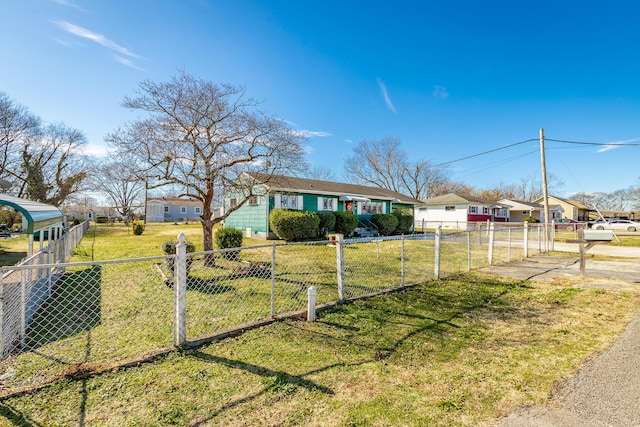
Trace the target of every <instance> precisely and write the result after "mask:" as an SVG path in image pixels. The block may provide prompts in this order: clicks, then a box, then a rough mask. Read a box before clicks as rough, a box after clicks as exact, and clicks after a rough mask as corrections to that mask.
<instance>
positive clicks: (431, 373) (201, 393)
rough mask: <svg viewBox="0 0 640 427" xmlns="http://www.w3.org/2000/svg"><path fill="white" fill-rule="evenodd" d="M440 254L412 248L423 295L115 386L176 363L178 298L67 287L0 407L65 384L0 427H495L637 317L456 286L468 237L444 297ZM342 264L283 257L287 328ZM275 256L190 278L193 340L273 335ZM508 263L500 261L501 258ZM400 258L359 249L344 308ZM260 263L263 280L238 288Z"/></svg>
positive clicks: (614, 302)
mask: <svg viewBox="0 0 640 427" xmlns="http://www.w3.org/2000/svg"><path fill="white" fill-rule="evenodd" d="M180 232H183V233H185V235H186V236H187V239H189V240H191V241H192V242H194V243H195V244H196V251H200V250H202V241H201V228H200V226H199V224H189V225H186V224H180V225H173V224H150V225H148V227H147V229H146V230H145V232H144V233H143V234H142V235H141V236H135V235H133V234H132V233H131V231H130V230H129V229H127V228H125V227H124V226H119V225H114V226H103V225H101V226H98V227H91V229H90V230H89V233H88V234H87V236H85V238H84V239H83V241H82V243H81V245H80V246H79V247H78V248H77V249H76V252H75V257H74V260H77V261H86V260H91V259H92V258H93V259H95V260H105V259H120V258H123V257H136V258H139V257H148V256H156V255H161V254H162V252H161V250H160V245H161V243H162V242H163V241H165V240H169V239H175V238H176V236H177V235H178V233H180ZM244 243H245V244H246V245H255V244H264V243H265V242H264V241H260V240H251V239H245V242H244ZM433 246H434V242H433V241H428V240H427V241H424V240H423V241H411V240H407V241H406V242H405V259H406V260H405V283H420V284H419V285H417V286H415V287H413V288H409V289H406V290H404V291H402V292H396V293H392V294H386V295H382V296H378V297H374V298H370V299H367V300H358V301H357V302H354V303H352V304H347V305H343V306H339V307H335V308H332V309H330V310H327V311H324V312H321V313H320V315H319V321H318V322H314V323H307V322H301V321H294V320H287V321H283V322H279V323H276V324H271V325H268V326H265V327H261V328H259V329H253V330H249V331H247V332H245V333H244V334H242V335H239V336H236V337H233V338H228V339H225V340H222V341H220V342H217V343H215V344H212V345H207V346H202V347H199V348H196V349H193V350H189V351H169V353H168V354H165V355H164V356H162V357H158V358H151V360H152V362H149V363H138V364H135V363H134V364H133V365H131V364H127V365H126V366H127V367H122V368H114V369H108V370H106V371H104V370H103V369H102V368H104V367H110V366H112V363H113V362H116V364H117V363H119V362H125V361H130V360H142V359H144V358H145V357H146V356H147V355H149V354H153V353H154V351H156V350H158V349H161V348H163V347H170V345H171V343H172V338H173V336H172V322H173V314H172V304H173V290H172V289H170V288H168V287H167V286H166V285H165V283H164V282H163V281H162V278H161V277H160V276H159V275H158V274H157V267H155V266H154V263H155V262H154V261H139V262H136V263H127V264H119V263H116V264H112V263H109V264H102V265H100V266H98V267H92V266H88V267H85V266H82V267H80V266H79V267H75V268H73V269H68V271H66V272H65V274H64V276H63V277H62V278H61V279H60V282H59V283H60V285H59V286H58V287H57V288H56V289H54V293H53V295H52V298H53V301H54V302H55V301H59V302H62V304H60V305H58V304H48V305H47V306H43V307H42V308H41V309H40V312H39V313H37V314H36V318H37V321H36V322H34V324H33V325H32V327H31V328H32V331H31V332H32V333H31V335H30V336H31V339H32V341H30V344H31V345H32V346H33V348H34V351H31V352H26V353H23V354H21V355H19V356H14V357H12V358H10V359H8V360H5V361H3V362H2V363H1V364H0V373H2V374H6V377H5V378H4V379H3V380H2V389H0V390H3V391H4V392H5V393H7V392H9V391H11V390H12V388H13V389H14V390H15V389H16V388H17V387H24V386H27V387H28V386H29V385H37V384H40V383H43V382H46V381H50V380H52V379H54V378H56V377H64V376H68V375H69V374H70V375H71V376H70V377H68V378H66V379H61V380H57V381H54V382H53V384H52V385H50V386H48V387H44V388H43V389H41V390H39V391H34V392H31V393H27V394H23V395H17V396H14V397H9V398H5V399H3V400H0V415H2V417H4V419H3V418H2V417H0V426H2V425H12V424H13V425H15V424H18V425H75V424H78V425H97V426H100V425H105V426H110V425H122V426H127V425H130V426H135V425H145V426H147V425H156V426H164V425H167V426H168V425H202V426H206V425H231V426H233V425H265V424H268V425H284V426H286V425H291V426H293V425H329V426H348V425H358V426H360V425H363V426H366V425H391V426H394V425H403V426H404V425H416V426H422V425H490V424H491V423H492V422H493V420H495V418H496V417H498V416H500V415H504V414H506V413H508V412H509V411H511V410H512V409H513V408H515V407H517V406H520V405H526V404H533V403H538V402H542V401H544V400H545V399H546V398H547V397H548V395H549V392H550V390H551V388H552V387H553V384H554V383H555V382H556V381H558V380H561V379H562V378H565V377H566V376H568V375H570V374H571V373H572V372H574V371H575V370H576V369H577V368H578V367H579V366H580V363H581V362H582V361H584V360H585V359H586V358H588V357H589V356H590V355H592V354H594V352H598V351H601V350H602V349H604V348H606V347H607V346H608V345H610V343H611V342H612V341H613V340H614V339H615V337H616V336H617V335H618V334H619V333H620V332H621V331H622V330H623V328H624V327H625V325H626V324H627V323H628V322H629V320H630V319H631V316H632V315H633V313H635V312H636V311H637V310H638V308H640V298H639V297H638V295H637V294H631V293H624V292H605V291H601V290H586V289H584V290H583V289H575V288H573V287H572V286H571V284H569V283H567V284H561V283H554V284H538V283H522V282H514V281H508V280H502V279H495V278H491V277H482V276H477V275H473V274H467V275H456V274H455V273H456V272H458V271H464V270H466V268H467V258H466V255H467V254H466V237H465V238H464V239H461V240H459V241H456V239H454V238H449V239H443V242H442V255H441V267H442V272H443V274H444V276H447V277H448V278H447V279H445V280H442V281H433V280H432V279H433V259H434V250H433V249H434V248H433ZM335 250H336V249H335V247H331V246H326V245H320V244H314V245H291V246H278V247H277V248H276V255H277V263H276V280H275V282H274V285H275V289H276V294H275V295H276V298H275V301H274V303H275V307H276V310H277V313H284V312H288V311H295V310H302V309H304V307H305V304H306V288H307V287H308V286H310V285H313V286H316V287H317V288H318V298H319V302H320V303H322V302H329V301H334V300H335V299H336V298H337V290H336V283H337V282H336V277H335V263H336V260H335ZM486 251H487V246H486V240H485V241H484V243H483V244H478V242H477V240H476V239H475V238H474V239H472V246H471V253H472V267H474V268H475V267H478V266H479V265H486V262H487V260H486V258H487V253H486ZM271 256H272V248H271V247H263V248H253V249H249V250H246V251H242V252H241V253H240V259H241V260H242V261H244V262H236V261H229V260H226V259H224V258H223V257H218V258H217V259H216V266H215V267H209V266H205V265H204V263H203V262H202V261H201V260H196V261H194V262H193V263H192V264H191V269H190V274H189V282H188V284H187V332H188V338H189V339H194V338H197V337H199V336H200V335H206V334H211V333H212V332H214V331H218V330H224V328H228V327H229V326H230V325H237V324H238V323H241V322H244V321H248V320H255V319H256V318H259V317H261V316H263V317H268V313H269V309H270V297H269V295H270V291H271V285H272V283H271V278H270V268H271ZM505 256H506V253H505V252H504V248H498V247H496V250H495V252H494V258H495V259H500V260H502V259H504V258H505ZM517 256H519V255H518V254H511V257H512V259H514V258H516V257H517ZM400 258H401V252H400V244H399V242H398V241H387V242H381V243H379V244H376V243H360V244H350V245H347V247H346V248H345V269H346V272H345V276H346V280H347V283H348V285H349V286H348V287H347V289H345V291H346V294H347V296H358V295H366V294H369V293H372V292H379V291H382V290H385V289H389V288H393V287H396V286H399V285H400V284H401V282H400V280H401V279H400V273H401V270H400ZM249 263H252V264H254V265H258V266H260V269H259V270H258V274H256V273H255V272H253V273H251V274H236V273H234V271H236V272H237V267H238V266H247V265H249ZM263 268H266V269H267V270H264V269H263ZM265 272H266V273H268V275H266V274H263V273H265ZM265 313H266V314H265ZM54 332H57V333H56V334H55V336H54V334H53V333H54ZM60 333H62V334H60ZM60 336H61V338H60ZM91 372H101V373H100V374H97V375H88V376H87V375H84V373H88V374H90V373H91Z"/></svg>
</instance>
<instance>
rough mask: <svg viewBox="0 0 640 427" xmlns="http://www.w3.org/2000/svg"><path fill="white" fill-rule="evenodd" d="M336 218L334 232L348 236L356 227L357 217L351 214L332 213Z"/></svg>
mask: <svg viewBox="0 0 640 427" xmlns="http://www.w3.org/2000/svg"><path fill="white" fill-rule="evenodd" d="M334 214H335V216H336V226H335V232H336V233H338V234H342V235H344V236H350V235H351V234H352V233H353V232H354V231H355V229H356V227H357V226H358V217H357V216H355V214H354V213H353V212H334Z"/></svg>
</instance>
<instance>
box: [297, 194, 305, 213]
mask: <svg viewBox="0 0 640 427" xmlns="http://www.w3.org/2000/svg"><path fill="white" fill-rule="evenodd" d="M296 206H297V207H298V209H300V210H302V208H303V206H302V196H298V203H297V204H296Z"/></svg>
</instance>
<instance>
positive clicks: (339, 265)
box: [336, 234, 345, 301]
mask: <svg viewBox="0 0 640 427" xmlns="http://www.w3.org/2000/svg"><path fill="white" fill-rule="evenodd" d="M336 274H337V276H338V300H339V301H344V299H345V297H344V236H343V235H342V234H336Z"/></svg>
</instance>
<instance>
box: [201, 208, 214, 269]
mask: <svg viewBox="0 0 640 427" xmlns="http://www.w3.org/2000/svg"><path fill="white" fill-rule="evenodd" d="M210 218H211V215H209V219H202V220H201V221H200V222H201V223H202V243H203V244H204V250H205V251H211V250H213V221H212V220H211V219H210ZM204 265H206V266H207V267H213V266H215V265H216V257H215V255H214V254H211V253H210V254H206V255H205V258H204Z"/></svg>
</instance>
